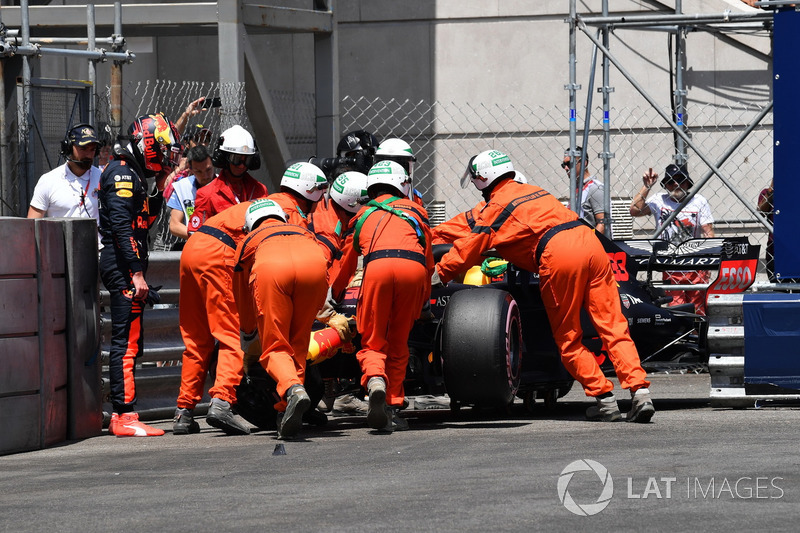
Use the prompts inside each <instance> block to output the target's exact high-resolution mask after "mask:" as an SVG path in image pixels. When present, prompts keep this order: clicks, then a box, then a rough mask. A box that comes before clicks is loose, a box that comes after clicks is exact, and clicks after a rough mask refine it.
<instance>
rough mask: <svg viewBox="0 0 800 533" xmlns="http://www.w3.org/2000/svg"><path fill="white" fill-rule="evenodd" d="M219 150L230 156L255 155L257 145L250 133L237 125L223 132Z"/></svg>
mask: <svg viewBox="0 0 800 533" xmlns="http://www.w3.org/2000/svg"><path fill="white" fill-rule="evenodd" d="M219 149H220V150H222V151H223V152H228V153H230V154H242V155H253V154H254V153H256V143H255V142H253V136H252V135H250V132H248V131H247V130H246V129H244V128H243V127H241V126H239V125H236V126H231V127H230V128H228V129H227V130H225V131H223V132H222V135H220V146H219Z"/></svg>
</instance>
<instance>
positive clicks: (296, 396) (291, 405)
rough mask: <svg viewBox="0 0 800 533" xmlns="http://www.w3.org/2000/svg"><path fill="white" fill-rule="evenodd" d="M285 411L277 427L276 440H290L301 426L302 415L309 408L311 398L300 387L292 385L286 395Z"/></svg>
mask: <svg viewBox="0 0 800 533" xmlns="http://www.w3.org/2000/svg"><path fill="white" fill-rule="evenodd" d="M286 400H287V404H286V411H285V412H284V413H283V416H282V417H281V420H280V423H279V426H278V438H280V439H284V440H285V439H292V438H294V437H295V436H297V433H299V432H300V426H302V425H303V413H305V412H306V411H308V408H309V407H310V406H311V398H309V397H308V393H307V392H306V389H305V388H304V387H303V386H302V385H292V387H291V388H289V390H288V391H287V393H286Z"/></svg>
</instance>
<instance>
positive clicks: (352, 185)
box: [331, 170, 369, 213]
mask: <svg viewBox="0 0 800 533" xmlns="http://www.w3.org/2000/svg"><path fill="white" fill-rule="evenodd" d="M331 200H333V201H334V202H336V203H337V204H338V205H339V206H340V207H341V208H342V209H344V210H345V211H348V212H349V213H357V212H358V210H359V208H361V205H362V204H364V203H366V202H367V200H369V196H367V176H365V175H364V174H362V173H361V172H356V171H355V170H351V171H350V172H345V173H344V174H340V175H339V176H338V177H337V178H336V179H335V180H333V184H332V185H331Z"/></svg>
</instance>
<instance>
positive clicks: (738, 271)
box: [712, 261, 754, 293]
mask: <svg viewBox="0 0 800 533" xmlns="http://www.w3.org/2000/svg"><path fill="white" fill-rule="evenodd" d="M742 263H745V262H744V261H731V262H725V263H723V264H722V265H721V266H720V269H719V279H718V280H717V282H716V283H715V284H714V287H713V288H712V292H714V293H736V292H742V291H744V290H745V289H747V288H748V287H749V286H750V285H752V284H753V278H754V275H753V269H752V267H751V265H750V264H742Z"/></svg>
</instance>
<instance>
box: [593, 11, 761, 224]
mask: <svg viewBox="0 0 800 533" xmlns="http://www.w3.org/2000/svg"><path fill="white" fill-rule="evenodd" d="M578 27H579V28H580V30H581V31H582V32H583V33H584V35H586V37H588V38H589V40H590V41H592V42H593V43H595V44H596V45H597V47H598V49H599V50H600V51H601V52H603V53H604V54H605V55H606V56H608V59H609V60H610V61H611V62H612V63H613V64H614V66H615V67H617V70H619V72H620V74H622V75H623V76H624V77H625V79H627V80H628V81H629V82H630V84H631V85H633V87H634V89H636V90H637V91H638V92H639V94H641V95H642V96H643V97H644V99H645V100H647V102H648V103H649V104H650V106H651V107H652V108H653V110H655V111H656V112H657V113H658V114H659V115H660V116H661V118H662V119H663V120H664V122H666V123H667V124H668V125H669V126H670V127H671V128H672V129H673V131H675V132H676V133H677V134H678V135H679V136H681V137H682V138H683V140H684V142H685V143H686V145H687V146H688V147H689V148H691V149H692V151H694V152H695V153H696V154H697V156H698V157H699V158H700V159H701V160H702V161H703V163H705V164H706V165H708V167H709V168H710V169H711V171H712V172H713V173H714V174H716V175H717V176H719V179H720V180H722V183H724V184H725V186H726V187H728V189H729V190H730V191H731V192H732V193H733V194H734V196H736V197H737V198H738V199H739V201H740V202H742V204H743V205H744V206H745V208H746V209H747V210H748V211H750V213H752V215H753V216H754V217H755V218H756V220H763V218H762V217H761V216H760V215H759V214H758V211H756V209H755V207H753V206H752V205H751V202H750V201H749V200H748V199H746V198H744V197H743V196H742V195H741V193H739V191H737V190H736V188H735V187H734V186H733V184H731V182H730V180H729V179H728V178H727V177H726V176H724V175H723V174H722V171H721V170H720V169H719V167H717V165H715V164H714V163H712V162H711V160H710V159H709V158H708V157H707V156H706V155H705V154H703V152H701V151H700V150H698V148H697V146H695V144H694V143H693V142H692V140H691V139H690V138H689V136H688V135H686V132H684V131H683V130H682V129H681V128H679V127H678V125H677V124H675V123H674V122H673V121H672V119H671V118H670V117H669V116H668V115H667V114H666V113H665V112H664V110H663V109H661V107H659V105H658V103H657V102H656V101H655V99H654V98H653V97H652V96H650V95H649V94H648V93H647V91H645V90H644V88H643V87H642V86H641V85H640V84H639V83H638V82H637V81H636V79H634V77H633V76H631V74H630V73H629V72H628V71H627V70H626V69H625V67H623V66H622V64H621V63H620V62H619V61H618V60H617V59H616V58H615V57H614V56H613V55H612V54H611V52H610V51H609V50H608V48H606V47H605V46H603V45H602V43H600V42H599V41H598V40H597V39H595V38H594V36H593V35H592V34H591V33H590V32H589V30H588V29H587V28H586V25H585V24H583V23H582V22H579V24H578ZM698 185H699V184H695V185H694V186H693V187H692V188H691V190H690V191H689V194H688V195H687V198H689V199H691V195H694V194H697V192H698V191H699V190H700V187H699V186H698ZM687 201H688V200H687ZM678 213H680V210H676V211H673V212H672V213H670V216H669V217H668V218H667V220H665V221H664V222H663V224H662V227H665V226H667V225H669V223H670V222H671V221H672V220H674V219H675V217H676V216H677V215H678ZM660 233H661V232H660V231H656V233H655V235H654V236H653V237H654V238H655V237H658V235H660Z"/></svg>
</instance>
